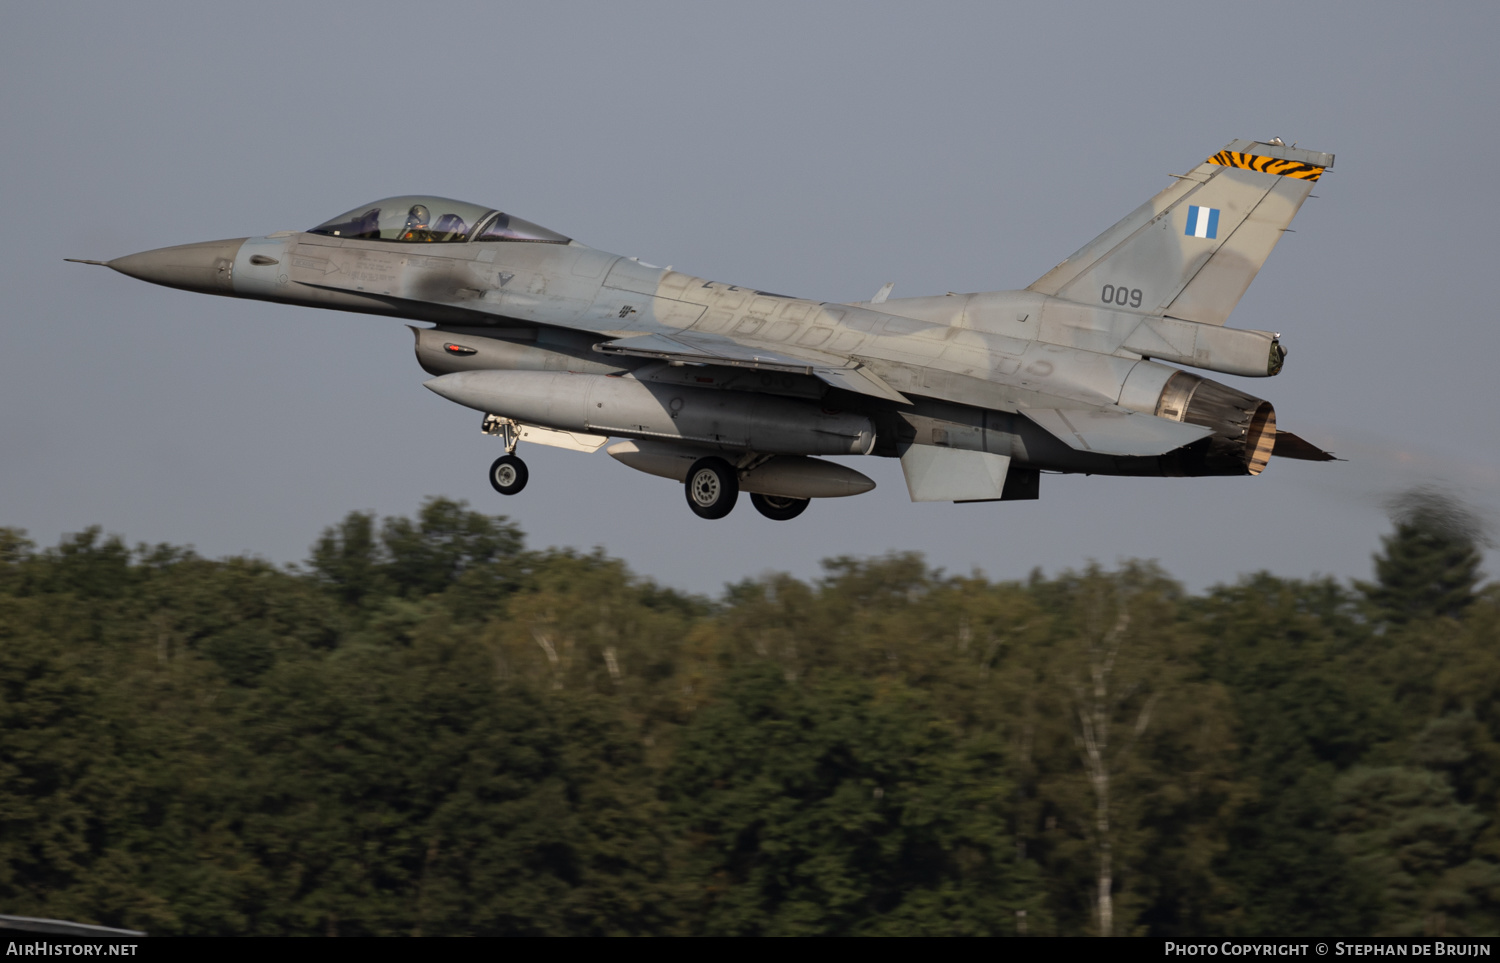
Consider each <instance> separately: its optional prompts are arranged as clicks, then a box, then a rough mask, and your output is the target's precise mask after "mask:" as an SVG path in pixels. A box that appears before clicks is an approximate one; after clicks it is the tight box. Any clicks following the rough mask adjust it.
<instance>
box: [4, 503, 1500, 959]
mask: <svg viewBox="0 0 1500 963" xmlns="http://www.w3.org/2000/svg"><path fill="white" fill-rule="evenodd" d="M1393 521H1394V525H1393V529H1392V531H1390V533H1389V534H1387V535H1386V536H1385V538H1384V541H1383V546H1382V550H1381V552H1380V553H1379V554H1378V555H1377V557H1376V559H1375V568H1374V572H1373V577H1372V580H1371V581H1370V582H1367V583H1366V582H1357V583H1353V584H1342V583H1340V582H1338V581H1336V580H1333V579H1326V578H1325V579H1313V580H1299V579H1287V578H1281V577H1278V576H1275V575H1272V574H1270V573H1267V572H1261V573H1257V574H1253V575H1248V576H1244V577H1242V578H1241V579H1240V580H1239V581H1238V582H1236V583H1235V584H1232V585H1220V586H1216V587H1214V588H1211V589H1209V590H1207V591H1205V592H1203V593H1201V594H1190V593H1187V592H1185V591H1184V590H1183V588H1182V587H1181V586H1180V585H1179V584H1177V583H1176V582H1174V581H1173V580H1172V579H1171V578H1169V577H1168V575H1167V574H1166V573H1164V572H1163V571H1161V570H1160V569H1159V568H1158V567H1157V566H1156V565H1154V564H1152V563H1149V562H1131V563H1127V564H1124V565H1123V566H1121V567H1120V568H1118V569H1117V570H1112V571H1108V570H1105V569H1102V568H1099V567H1097V566H1090V567H1088V568H1086V569H1084V570H1083V571H1080V572H1065V573H1063V574H1060V575H1058V576H1057V577H1055V578H1046V577H1044V576H1043V575H1042V574H1041V573H1040V572H1037V573H1034V574H1033V575H1032V576H1031V577H1030V578H1029V579H1028V580H1026V581H1024V582H993V581H989V580H988V579H986V578H984V577H983V576H981V575H978V574H973V575H968V576H955V575H949V574H945V573H943V572H941V571H936V570H933V569H932V568H930V567H929V566H927V565H926V564H925V563H924V561H923V560H922V558H921V557H920V556H918V555H915V554H891V555H887V556H884V557H879V558H868V559H855V558H836V559H831V560H828V561H826V562H825V563H824V572H823V575H822V577H821V578H818V579H815V580H811V581H803V580H799V579H795V578H792V577H790V576H786V575H768V576H765V577H762V578H757V579H751V580H747V581H744V582H741V583H739V584H735V585H732V586H729V587H728V588H727V589H726V590H725V592H724V593H723V595H722V596H721V597H720V598H717V599H708V598H703V597H699V596H693V595H688V594H683V593H680V592H676V591H673V590H671V589H666V588H662V587H660V586H658V585H656V584H655V583H653V582H652V581H650V580H649V579H645V578H642V577H640V576H638V575H636V574H633V573H632V572H631V571H629V570H628V569H627V567H626V566H625V565H624V564H623V563H621V562H620V561H618V560H615V559H611V558H609V557H607V556H605V555H604V554H602V553H599V552H595V553H593V554H582V553H578V552H574V551H567V550H555V549H553V550H547V551H532V550H528V549H527V548H526V547H525V544H524V540H523V536H522V533H521V532H520V531H519V530H518V529H517V528H516V526H515V525H513V524H512V523H510V522H508V521H507V520H505V519H504V518H502V517H494V516H489V515H484V514H481V513H478V512H474V511H471V510H469V509H468V507H467V506H466V505H464V504H463V503H458V502H453V501H449V500H446V499H441V498H437V499H431V500H429V501H428V502H426V503H425V504H424V505H423V506H421V508H420V510H419V511H418V512H417V514H416V515H415V516H414V517H411V518H404V517H397V518H386V519H383V520H382V519H377V518H376V517H375V516H374V515H372V514H368V513H360V512H354V513H351V514H349V515H348V516H347V517H345V518H344V519H343V520H342V521H341V522H339V523H338V524H336V525H334V526H331V527H330V528H329V529H327V530H326V531H325V532H324V533H323V534H322V535H321V537H320V538H318V539H317V541H316V543H315V544H314V545H313V547H312V550H311V554H310V557H309V559H308V560H307V561H306V563H305V564H303V565H301V566H291V567H277V566H275V565H271V564H269V563H267V562H264V561H261V560H257V559H254V558H226V559H218V560H212V559H206V558H202V557H200V556H199V555H197V554H195V553H194V552H193V551H191V550H189V549H184V548H180V547H173V546H169V545H157V546H146V545H141V546H137V547H134V548H131V547H128V546H127V545H126V544H125V543H124V542H123V541H122V540H121V539H119V538H116V537H105V536H103V535H102V534H101V532H100V531H99V530H98V529H89V530H87V531H84V532H82V533H80V534H77V535H73V536H69V537H66V538H64V539H63V540H62V541H61V543H60V544H58V545H57V546H56V547H52V548H46V549H38V548H37V547H36V546H35V545H33V544H32V543H30V542H29V541H27V540H26V538H25V537H24V533H23V532H21V531H19V530H17V529H0V911H3V912H6V913H11V914H19V915H27V916H43V917H54V918H63V919H72V920H78V921H83V922H92V923H100V924H105V925H112V926H124V927H130V928H135V929H144V930H147V931H149V932H151V933H152V934H160V935H168V934H225V935H228V934H309V935H317V934H326V935H398V934H409V935H426V934H434V935H435V934H476V935H480V934H726V935H728V934H733V935H802V934H848V935H854V934H934V935H936V934H973V935H980V934H1031V935H1050V934H1103V935H1111V934H1152V935H1158V936H1167V937H1190V936H1211V935H1229V936H1236V935H1260V934H1277V935H1280V934H1289V933H1327V934H1343V935H1356V934H1392V935H1396V934H1412V935H1422V934H1426V935H1454V936H1456V935H1495V934H1496V933H1497V932H1500V820H1497V818H1496V817H1497V815H1500V646H1497V643H1500V587H1497V585H1496V584H1494V583H1490V584H1484V583H1483V577H1482V575H1481V573H1480V569H1479V566H1480V562H1481V553H1480V547H1481V545H1482V544H1483V539H1484V535H1483V532H1482V529H1481V527H1480V526H1478V525H1477V524H1476V523H1475V520H1474V519H1473V517H1472V516H1471V515H1470V514H1468V513H1467V512H1466V511H1465V510H1464V509H1463V508H1462V507H1461V506H1458V505H1456V504H1455V503H1453V502H1451V501H1448V500H1445V499H1444V498H1442V497H1441V496H1438V495H1434V494H1433V493H1432V492H1421V491H1419V492H1415V493H1411V494H1409V495H1408V496H1406V497H1405V498H1404V499H1402V500H1400V501H1398V502H1397V503H1396V504H1395V505H1394V506H1393Z"/></svg>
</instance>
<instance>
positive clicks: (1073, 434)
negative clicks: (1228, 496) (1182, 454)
mask: <svg viewBox="0 0 1500 963" xmlns="http://www.w3.org/2000/svg"><path fill="white" fill-rule="evenodd" d="M1021 413H1022V414H1023V415H1025V416H1026V417H1027V418H1030V419H1031V420H1032V421H1034V422H1036V423H1037V424H1038V425H1040V426H1041V427H1042V428H1044V429H1046V430H1047V431H1048V432H1049V433H1051V434H1052V435H1054V436H1056V437H1057V438H1058V440H1060V441H1062V442H1063V443H1064V444H1066V445H1067V446H1068V447H1069V448H1073V449H1075V450H1077V451H1091V452H1095V453H1097V454H1100V455H1123V456H1127V457H1149V456H1151V455H1164V454H1166V453H1167V452H1169V451H1172V450H1174V449H1177V448H1181V447H1182V446H1183V445H1190V444H1192V443H1193V442H1195V441H1197V440H1198V439H1199V438H1205V437H1207V436H1209V435H1211V434H1213V432H1214V430H1213V429H1212V428H1205V427H1203V426H1202V425H1190V424H1186V423H1185V422H1181V421H1171V420H1168V419H1166V418H1158V417H1156V416H1155V415H1147V414H1142V413H1141V412H1139V411H1128V410H1126V409H1124V408H1119V407H1110V408H1071V409H1066V410H1064V409H1060V408H1025V409H1022V411H1021Z"/></svg>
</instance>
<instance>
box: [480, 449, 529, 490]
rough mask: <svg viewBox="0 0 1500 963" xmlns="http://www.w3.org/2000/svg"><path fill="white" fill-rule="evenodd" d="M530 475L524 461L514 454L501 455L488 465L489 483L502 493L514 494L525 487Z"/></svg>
mask: <svg viewBox="0 0 1500 963" xmlns="http://www.w3.org/2000/svg"><path fill="white" fill-rule="evenodd" d="M530 476H531V473H530V472H528V471H527V470H526V463H525V462H524V461H522V460H521V459H519V458H517V457H516V456H515V455H501V456H500V457H499V458H496V459H495V463H494V464H493V465H491V466H490V484H491V485H493V486H494V488H495V491H497V492H499V493H500V494H502V495H514V494H516V493H517V492H519V491H520V490H521V489H523V488H525V487H526V479H527V478H529V477H530Z"/></svg>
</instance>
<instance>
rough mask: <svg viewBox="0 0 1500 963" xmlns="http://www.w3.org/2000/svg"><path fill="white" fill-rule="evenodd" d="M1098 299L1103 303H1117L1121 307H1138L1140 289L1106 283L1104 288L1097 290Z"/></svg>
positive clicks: (1139, 304)
mask: <svg viewBox="0 0 1500 963" xmlns="http://www.w3.org/2000/svg"><path fill="white" fill-rule="evenodd" d="M1099 300H1101V301H1103V302H1104V303H1105V304H1118V305H1119V306H1120V307H1122V308H1124V307H1131V308H1138V307H1140V306H1141V289H1140V288H1127V287H1124V286H1121V287H1115V286H1114V285H1113V284H1106V285H1105V286H1104V290H1103V291H1100V292H1099Z"/></svg>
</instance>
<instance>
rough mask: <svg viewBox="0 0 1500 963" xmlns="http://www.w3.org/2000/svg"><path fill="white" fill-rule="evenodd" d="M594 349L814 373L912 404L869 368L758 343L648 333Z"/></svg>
mask: <svg viewBox="0 0 1500 963" xmlns="http://www.w3.org/2000/svg"><path fill="white" fill-rule="evenodd" d="M594 350H595V351H597V352H599V353H600V354H618V355H628V356H631V357H636V358H660V359H662V360H664V361H679V362H683V363H686V364H718V365H726V366H728V367H732V368H758V369H761V370H765V371H785V372H788V373H791V374H803V375H810V376H812V377H814V378H817V379H818V380H819V381H822V382H823V383H824V384H826V385H829V386H831V387H834V388H842V389H844V390H845V391H853V392H855V393H856V394H862V395H870V396H871V397H874V398H885V399H887V400H889V401H898V402H900V403H902V404H910V402H909V401H908V400H907V398H906V396H905V395H903V394H901V392H899V391H897V390H896V389H895V388H892V387H891V386H890V385H888V384H886V383H885V382H884V381H882V380H880V378H879V377H878V376H877V375H875V374H874V373H873V372H871V371H869V370H868V369H866V368H862V367H840V366H836V365H829V364H820V363H818V362H815V361H808V360H807V359H805V358H797V357H794V356H792V355H788V354H782V353H780V352H777V351H770V350H767V349H765V348H761V347H757V346H755V345H748V344H741V343H740V342H737V341H730V340H729V339H727V338H703V337H690V336H684V335H672V336H668V335H664V334H645V335H640V336H638V337H634V338H620V339H619V340H616V341H605V342H602V343H600V344H596V345H594Z"/></svg>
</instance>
